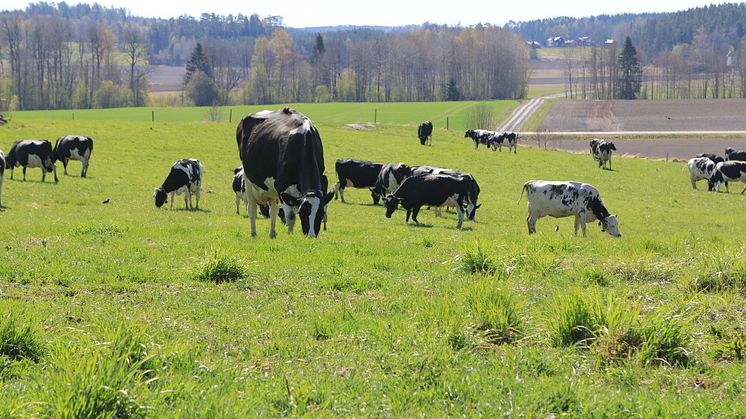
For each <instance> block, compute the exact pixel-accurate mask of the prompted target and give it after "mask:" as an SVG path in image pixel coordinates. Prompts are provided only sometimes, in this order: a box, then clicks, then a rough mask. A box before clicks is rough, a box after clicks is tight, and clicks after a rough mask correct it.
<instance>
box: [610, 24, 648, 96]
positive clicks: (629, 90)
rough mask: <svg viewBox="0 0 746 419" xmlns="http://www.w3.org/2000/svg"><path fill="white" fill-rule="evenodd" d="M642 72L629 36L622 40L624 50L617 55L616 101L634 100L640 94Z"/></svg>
mask: <svg viewBox="0 0 746 419" xmlns="http://www.w3.org/2000/svg"><path fill="white" fill-rule="evenodd" d="M641 80H642V70H641V69H640V60H639V59H638V58H637V49H635V47H634V46H633V45H632V40H631V39H630V38H629V36H628V37H627V38H626V39H625V40H624V48H622V52H621V54H619V79H618V80H617V83H616V86H617V94H616V97H617V99H636V98H637V95H638V94H639V93H640V85H641Z"/></svg>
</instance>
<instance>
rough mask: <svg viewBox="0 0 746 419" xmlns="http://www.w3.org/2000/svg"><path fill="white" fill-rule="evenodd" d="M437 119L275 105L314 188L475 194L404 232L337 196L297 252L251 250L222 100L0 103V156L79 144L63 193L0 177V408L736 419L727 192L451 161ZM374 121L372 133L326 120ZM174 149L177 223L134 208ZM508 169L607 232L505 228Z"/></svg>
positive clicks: (739, 340) (456, 145) (736, 243)
mask: <svg viewBox="0 0 746 419" xmlns="http://www.w3.org/2000/svg"><path fill="white" fill-rule="evenodd" d="M463 106H467V105H466V104H460V103H450V104H403V105H400V106H393V105H392V106H391V107H390V108H389V106H388V105H387V106H383V105H363V106H357V105H351V104H331V105H304V106H298V107H297V108H298V110H299V111H301V112H305V113H307V114H308V115H310V116H311V117H312V118H313V119H314V122H315V124H316V126H317V128H318V129H319V131H320V133H321V136H322V138H323V142H324V149H325V159H326V162H327V172H329V174H330V179H331V180H333V179H335V178H336V176H335V175H334V174H333V173H332V172H333V167H334V160H335V159H337V158H340V157H353V158H363V159H370V160H376V161H404V162H407V163H409V164H431V165H437V166H446V167H452V168H457V169H462V170H465V171H469V172H471V173H472V174H473V175H474V176H475V177H476V179H477V180H478V182H479V184H480V186H481V190H482V192H481V195H480V203H481V204H482V207H481V209H480V210H479V211H478V213H477V221H475V222H466V223H465V224H464V229H463V230H457V229H455V224H456V220H455V215H454V214H453V213H445V212H444V216H443V217H442V218H435V217H434V215H433V214H432V213H431V212H429V211H423V212H422V213H421V214H420V217H419V218H420V221H422V222H423V223H424V225H422V226H419V227H418V226H413V225H407V224H405V223H404V213H403V212H402V211H401V210H400V211H398V212H396V213H394V216H393V217H392V218H391V219H386V218H385V217H384V210H383V208H382V207H380V206H372V205H371V203H370V202H369V200H370V198H369V194H368V193H367V192H366V191H362V190H348V191H347V193H346V197H347V198H348V200H349V201H350V203H348V204H342V203H340V202H339V201H332V203H331V204H330V205H329V230H328V231H325V232H322V233H321V235H320V237H319V238H317V239H307V238H305V237H303V236H302V235H300V234H294V235H288V234H287V232H286V231H283V230H282V229H280V231H279V234H278V237H277V238H276V239H274V240H270V239H269V238H268V237H267V235H268V228H269V226H268V222H267V221H266V220H259V221H258V226H257V228H258V234H259V236H258V237H256V238H253V239H252V238H250V237H249V222H248V220H247V218H246V217H245V216H244V215H243V213H242V215H241V216H239V215H236V214H235V206H234V195H233V192H232V191H231V188H230V182H231V177H232V168H233V167H235V166H237V165H238V163H239V162H238V156H237V151H236V145H235V137H234V135H235V119H237V111H236V110H234V118H235V119H234V122H233V123H227V122H181V121H178V119H184V120H186V119H188V117H187V115H197V114H198V113H199V112H206V110H192V109H184V110H178V109H177V110H173V114H172V118H173V120H168V122H160V120H156V122H155V123H151V122H150V121H149V118H145V120H144V121H139V120H134V119H136V118H135V117H132V115H135V114H137V113H138V112H145V113H146V116H149V115H147V112H148V111H142V110H111V111H98V112H94V111H91V112H85V113H80V112H81V111H76V120H75V121H70V120H65V119H64V112H59V113H55V112H39V113H22V112H17V113H14V114H13V115H12V119H11V124H9V126H6V127H3V128H0V149H3V150H5V151H7V149H8V148H9V146H10V143H11V141H12V140H13V139H16V138H32V137H33V138H45V137H46V138H50V139H54V138H56V137H57V136H59V135H62V134H85V135H90V136H91V137H93V138H94V140H95V149H94V152H93V157H92V160H91V167H90V169H89V172H88V175H89V177H88V178H84V179H83V178H79V177H78V173H79V169H80V165H79V164H78V163H77V162H73V163H71V165H70V167H71V170H70V173H71V175H70V176H60V177H61V179H60V182H59V184H56V185H55V184H54V183H49V182H47V183H46V184H41V183H40V182H39V179H40V177H41V174H40V173H39V170H38V169H29V171H28V178H29V180H28V181H27V182H25V183H24V182H21V181H19V180H18V179H20V170H17V171H16V180H14V181H11V180H9V177H6V180H5V186H4V190H3V196H2V202H3V204H4V206H5V208H4V210H3V211H2V212H0V220H2V226H3V228H2V233H0V238H2V243H3V244H2V246H1V247H0V417H28V416H54V417H83V416H88V417H90V416H98V415H100V416H105V417H111V416H135V417H141V416H153V417H174V416H181V417H195V416H196V417H207V416H209V417H213V416H215V417H224V416H229V417H245V416H255V415H258V414H262V415H294V416H295V415H313V416H317V415H318V416H358V417H359V416H395V417H401V416H445V415H448V416H476V415H485V416H497V415H516V416H517V415H526V416H549V415H561V414H570V415H574V416H585V417H630V416H645V417H648V416H663V417H674V416H675V417H703V416H704V417H715V416H717V417H721V416H737V415H742V414H743V406H744V402H746V396H745V394H746V393H745V391H746V381H744V379H743V377H744V376H746V364H744V360H743V358H744V356H745V355H746V353H744V351H746V348H744V345H746V335H744V331H743V329H742V326H743V321H744V316H745V315H746V312H744V306H746V305H745V304H744V303H745V302H746V300H745V298H744V296H745V294H744V290H746V263H744V261H743V260H744V252H745V247H744V241H743V237H744V235H745V234H746V224H745V223H743V217H742V214H743V205H744V199H746V198H744V196H742V195H739V194H737V193H731V194H724V193H723V194H714V193H708V192H706V191H704V190H701V189H700V190H698V191H694V190H692V189H691V187H690V186H689V180H688V174H687V172H686V169H685V167H684V165H682V164H673V163H662V162H652V161H646V160H641V159H615V161H614V168H615V170H614V171H601V170H599V169H597V168H596V164H595V163H594V162H593V161H592V159H591V158H590V156H588V155H577V154H569V153H568V154H566V153H560V152H552V151H546V150H539V149H532V148H520V149H519V151H518V154H516V155H513V154H508V153H506V152H502V153H500V152H492V151H488V150H483V149H482V148H480V149H479V150H476V151H475V150H474V149H473V147H472V144H471V141H470V140H468V139H464V138H463V131H461V127H458V126H457V129H454V130H452V131H448V132H447V131H445V130H443V129H442V127H443V124H442V123H438V122H437V121H442V120H443V119H444V117H445V116H446V115H459V112H463V110H464V109H463ZM496 106H504V109H506V111H507V110H508V109H509V108H510V106H511V105H510V104H499V105H496ZM376 107H377V109H379V111H378V112H379V118H380V121H386V123H384V124H380V125H378V126H376V127H374V128H371V129H368V130H363V131H353V130H350V129H348V128H345V127H344V125H345V124H348V123H364V122H372V110H373V109H375V108H376ZM244 110H245V109H244ZM390 110H391V111H390ZM394 110H395V111H394ZM163 112H166V111H165V110H164V111H163ZM192 112H194V114H192ZM84 114H85V115H86V117H85V118H84V117H82V116H81V117H80V118H78V117H79V115H84ZM58 115H62V117H59V118H58V117H57V116H58ZM138 118H139V117H138ZM164 118H165V117H164ZM454 118H457V117H454ZM423 119H431V120H433V121H436V131H435V133H434V139H433V146H432V147H422V146H420V145H419V143H418V141H417V139H416V137H415V135H414V133H415V132H416V124H417V123H418V122H419V121H421V120H423ZM182 157H194V158H199V159H200V160H201V161H202V162H203V164H204V166H205V170H206V175H205V181H204V187H203V188H204V189H203V195H202V201H201V207H200V208H201V210H200V211H193V212H187V211H184V210H183V209H182V208H183V200H180V199H177V201H176V205H175V209H174V210H168V209H161V210H156V209H155V208H154V206H153V196H152V194H153V188H154V187H156V186H159V185H160V183H161V182H162V181H163V179H164V178H165V176H166V174H167V172H168V170H169V167H170V165H171V163H172V162H173V161H175V160H176V159H178V158H182ZM60 175H61V167H60ZM530 179H554V180H567V179H574V180H580V181H585V182H588V183H591V184H593V185H595V186H596V187H597V188H598V189H599V190H600V191H601V195H602V198H603V199H604V201H605V203H606V205H607V207H608V208H609V209H610V211H611V212H612V213H615V214H617V216H618V218H619V221H620V227H621V230H622V232H623V234H624V237H622V238H620V239H613V238H611V237H610V236H608V235H607V234H605V233H602V232H601V231H600V229H599V228H598V227H597V226H596V225H595V224H591V225H589V231H588V237H586V238H582V237H574V236H573V234H572V225H573V221H572V219H558V220H555V219H548V218H544V219H541V220H539V222H538V225H537V229H538V234H537V235H535V236H531V237H529V236H528V234H527V232H526V222H525V219H526V203H525V197H524V199H523V201H522V202H521V203H519V204H516V199H517V198H518V195H519V193H520V191H521V186H522V184H523V183H524V182H525V181H527V180H530ZM702 187H704V185H702V186H701V187H700V188H702ZM705 189H706V188H705ZM732 189H734V190H735V189H738V186H737V185H734V187H733V188H732ZM107 198H108V199H109V200H110V202H109V203H108V204H102V201H103V200H104V199H107ZM556 226H559V230H558V231H555V227H556Z"/></svg>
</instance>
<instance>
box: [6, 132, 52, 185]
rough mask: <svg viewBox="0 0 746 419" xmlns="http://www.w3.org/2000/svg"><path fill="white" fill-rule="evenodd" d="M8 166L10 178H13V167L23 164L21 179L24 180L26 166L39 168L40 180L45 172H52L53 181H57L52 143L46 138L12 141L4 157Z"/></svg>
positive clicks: (42, 179)
mask: <svg viewBox="0 0 746 419" xmlns="http://www.w3.org/2000/svg"><path fill="white" fill-rule="evenodd" d="M5 162H6V164H7V166H8V168H10V178H11V179H13V169H14V168H15V167H16V166H23V180H24V181H25V180H26V168H27V167H39V168H41V181H42V182H44V180H45V179H46V177H47V173H54V182H55V183H57V181H58V179H57V166H55V164H54V162H55V159H54V152H53V151H52V143H50V142H49V141H47V140H19V141H16V142H14V143H13V145H12V146H11V147H10V151H8V155H7V156H6V158H5Z"/></svg>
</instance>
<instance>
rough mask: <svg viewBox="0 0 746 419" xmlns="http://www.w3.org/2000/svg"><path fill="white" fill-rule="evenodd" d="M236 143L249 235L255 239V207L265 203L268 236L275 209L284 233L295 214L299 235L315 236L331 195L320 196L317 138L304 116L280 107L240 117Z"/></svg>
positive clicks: (272, 233)
mask: <svg viewBox="0 0 746 419" xmlns="http://www.w3.org/2000/svg"><path fill="white" fill-rule="evenodd" d="M236 143H237V145H238V152H239V156H240V158H241V162H242V165H243V169H244V183H245V184H246V191H247V196H248V198H249V204H248V206H247V207H248V210H249V220H250V222H251V236H252V237H254V236H256V206H257V205H258V204H269V206H270V211H269V213H270V230H269V237H270V238H274V237H276V236H277V233H276V231H275V221H276V219H277V214H278V212H279V206H280V205H281V206H282V208H283V211H284V212H285V221H286V223H287V227H288V232H290V233H292V232H293V227H294V225H295V217H296V215H298V216H299V218H300V221H301V227H302V230H303V234H304V235H307V236H308V237H316V236H318V234H319V233H320V231H319V229H320V227H321V222H322V220H323V219H324V216H325V215H326V205H327V204H328V203H329V201H330V200H331V199H332V197H333V196H334V193H333V192H330V193H327V194H324V193H323V188H322V175H323V174H324V149H323V146H322V144H321V136H319V132H318V131H317V130H316V127H314V126H313V123H312V122H311V120H310V119H308V118H307V117H306V116H305V115H303V114H301V113H299V112H297V111H295V110H293V109H291V108H284V109H281V110H277V111H261V112H257V113H254V114H251V115H247V116H245V117H244V118H243V119H241V121H240V122H239V123H238V126H237V127H236Z"/></svg>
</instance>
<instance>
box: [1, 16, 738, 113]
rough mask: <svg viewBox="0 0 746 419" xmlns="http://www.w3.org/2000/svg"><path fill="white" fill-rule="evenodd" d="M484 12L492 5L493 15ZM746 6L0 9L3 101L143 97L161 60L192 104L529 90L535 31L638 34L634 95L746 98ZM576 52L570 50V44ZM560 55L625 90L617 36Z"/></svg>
mask: <svg viewBox="0 0 746 419" xmlns="http://www.w3.org/2000/svg"><path fill="white" fill-rule="evenodd" d="M485 19H486V20H489V16H485ZM742 22H746V5H743V4H725V5H720V6H708V7H702V8H695V9H690V10H686V11H680V12H675V13H661V14H623V15H615V16H597V17H589V18H581V19H575V18H567V17H559V18H554V19H545V20H541V21H530V22H518V23H517V22H509V23H508V24H506V25H504V26H495V25H492V24H478V25H474V26H470V27H460V26H447V25H435V24H429V23H423V24H421V25H412V26H407V27H397V28H391V27H332V28H289V27H286V26H284V24H283V19H282V17H281V16H264V17H261V16H258V15H257V14H251V13H246V14H243V13H238V14H236V15H227V16H223V15H216V14H211V13H203V14H202V15H200V16H199V17H191V16H181V17H179V18H172V19H161V18H147V17H136V16H132V15H131V14H130V13H129V12H128V11H127V10H126V9H123V8H109V7H104V6H101V5H98V4H93V5H88V4H79V5H74V6H71V5H67V4H66V3H64V2H63V3H59V4H56V3H46V2H39V3H33V4H29V5H28V6H27V7H26V9H25V10H16V11H3V12H0V110H8V109H10V110H16V109H18V110H24V109H67V108H108V107H121V106H145V105H147V104H148V102H149V97H150V95H149V93H148V77H149V75H150V73H151V72H152V66H153V65H171V66H185V67H186V68H187V72H186V73H187V74H186V77H185V78H184V80H183V85H182V86H183V92H184V95H183V97H184V98H185V101H186V103H188V102H191V103H193V104H196V105H223V104H266V103H288V102H329V101H342V102H344V101H350V102H352V101H355V102H366V101H370V102H373V101H375V102H379V101H380V102H395V101H447V100H489V99H520V98H524V97H525V96H526V95H527V90H528V82H529V69H530V61H529V60H530V57H534V56H535V51H533V52H532V51H530V48H529V47H528V46H527V43H526V41H532V40H538V41H542V40H546V38H548V37H551V36H563V37H566V38H567V39H573V38H574V37H579V36H589V37H591V38H592V39H594V40H605V39H614V40H615V41H616V42H617V44H619V45H621V43H622V42H623V41H624V40H625V38H626V37H629V38H630V39H631V41H632V43H633V44H634V46H635V47H636V54H637V56H636V57H637V59H639V63H640V68H641V71H642V77H641V81H642V82H641V84H640V86H641V88H640V90H639V91H638V92H636V94H635V97H636V98H651V99H658V98H679V97H681V98H696V97H744V95H745V94H746V70H744V68H746V58H744V59H743V60H740V59H738V58H739V57H740V55H741V54H742V53H743V52H742V51H744V49H743V45H742V43H743V39H744V28H743V23H742ZM571 50H572V51H571ZM577 50H578V49H575V48H572V49H568V52H566V53H565V56H566V58H567V59H566V62H567V70H566V72H565V74H566V93H567V94H568V96H569V97H573V98H581V99H582V98H611V97H617V96H616V95H617V94H618V89H616V88H614V85H615V84H616V83H617V77H618V74H619V72H620V71H622V70H621V69H620V68H618V62H619V56H618V54H619V53H620V52H621V48H611V49H610V48H604V47H603V46H594V47H592V51H591V52H590V53H588V52H577Z"/></svg>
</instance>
